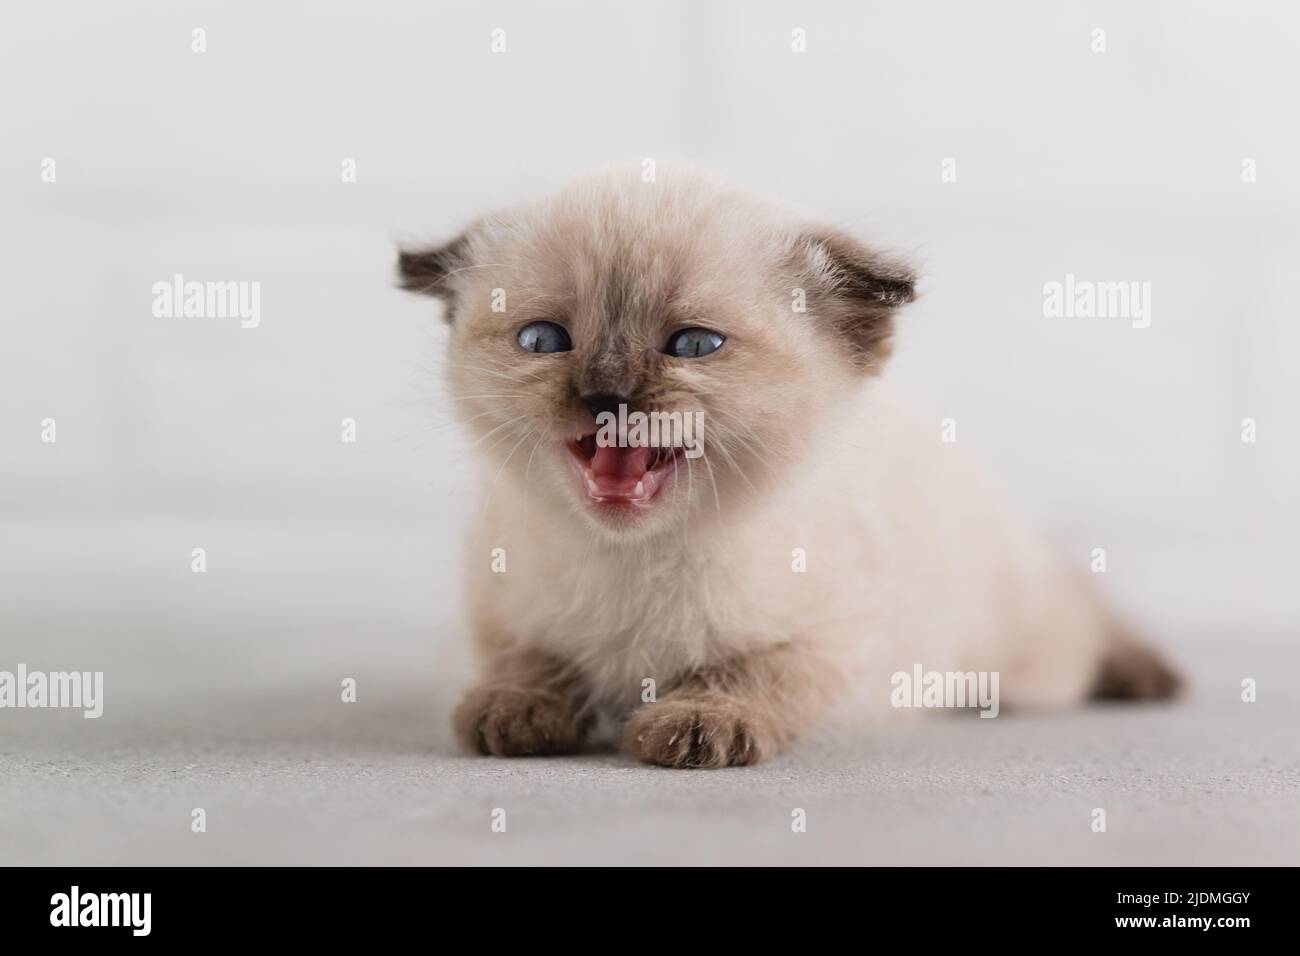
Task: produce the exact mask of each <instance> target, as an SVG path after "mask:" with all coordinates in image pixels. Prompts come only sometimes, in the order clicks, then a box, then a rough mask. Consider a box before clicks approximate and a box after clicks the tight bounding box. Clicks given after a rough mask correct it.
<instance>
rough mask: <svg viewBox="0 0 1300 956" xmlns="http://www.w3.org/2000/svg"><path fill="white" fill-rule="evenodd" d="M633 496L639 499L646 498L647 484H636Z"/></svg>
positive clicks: (642, 482)
mask: <svg viewBox="0 0 1300 956" xmlns="http://www.w3.org/2000/svg"><path fill="white" fill-rule="evenodd" d="M633 494H635V495H636V496H637V497H638V498H641V497H644V495H645V482H644V481H638V482H637V483H636V488H635V490H634V491H633Z"/></svg>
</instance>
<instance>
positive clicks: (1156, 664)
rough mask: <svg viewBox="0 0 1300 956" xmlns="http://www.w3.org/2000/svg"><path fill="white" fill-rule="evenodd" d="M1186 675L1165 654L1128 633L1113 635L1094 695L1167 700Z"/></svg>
mask: <svg viewBox="0 0 1300 956" xmlns="http://www.w3.org/2000/svg"><path fill="white" fill-rule="evenodd" d="M1182 687H1183V679H1182V678H1181V677H1180V676H1179V675H1178V672H1177V671H1175V670H1174V669H1173V667H1172V666H1171V665H1170V664H1169V663H1168V662H1166V661H1165V659H1164V657H1163V656H1162V655H1161V654H1159V653H1158V652H1156V651H1155V650H1153V649H1152V648H1150V647H1147V646H1146V645H1145V644H1142V643H1140V642H1138V641H1136V640H1134V639H1133V638H1131V637H1129V636H1128V635H1127V634H1119V635H1116V636H1114V637H1112V639H1111V641H1110V643H1109V645H1108V646H1107V647H1106V649H1105V651H1104V652H1103V653H1102V658H1101V662H1100V664H1099V666H1098V668H1097V674H1096V676H1095V678H1094V680H1093V685H1092V692H1091V695H1090V696H1092V697H1094V698H1098V699H1101V700H1166V699H1168V698H1171V697H1175V696H1177V695H1178V693H1179V691H1180V690H1181V689H1182Z"/></svg>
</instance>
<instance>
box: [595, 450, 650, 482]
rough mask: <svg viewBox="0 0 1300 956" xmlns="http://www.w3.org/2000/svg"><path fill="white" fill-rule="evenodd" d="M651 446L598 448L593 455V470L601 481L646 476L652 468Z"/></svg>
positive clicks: (634, 478) (636, 478)
mask: <svg viewBox="0 0 1300 956" xmlns="http://www.w3.org/2000/svg"><path fill="white" fill-rule="evenodd" d="M652 452H653V449H651V448H618V447H615V446H608V447H603V448H602V447H599V446H597V448H596V454H595V455H593V456H592V459H591V465H590V466H589V467H590V468H591V472H592V474H593V475H595V476H596V480H597V481H598V482H599V481H601V480H602V479H608V478H612V479H620V478H622V479H631V480H633V481H636V480H639V479H641V478H642V477H644V475H645V473H646V471H647V470H648V469H649V468H650V456H651V454H652Z"/></svg>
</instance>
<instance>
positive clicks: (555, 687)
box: [452, 651, 592, 757]
mask: <svg viewBox="0 0 1300 956" xmlns="http://www.w3.org/2000/svg"><path fill="white" fill-rule="evenodd" d="M585 705H586V694H585V692H584V691H583V688H582V685H581V682H580V681H579V680H578V678H577V677H576V676H574V675H573V674H572V673H570V672H569V671H568V670H567V669H566V668H565V667H564V666H563V665H562V664H561V663H560V662H559V661H558V660H556V659H555V658H552V657H550V656H548V655H545V654H542V653H541V652H537V651H506V652H502V653H500V654H498V655H497V656H495V657H494V658H493V659H492V660H491V661H490V663H489V665H488V668H487V671H486V673H485V675H484V678H483V680H482V681H480V683H479V684H477V685H476V686H475V687H472V688H471V689H470V690H469V691H467V692H466V694H465V696H464V697H463V698H462V699H461V702H460V705H459V706H458V707H457V708H456V712H455V714H454V715H453V717H452V726H453V729H454V730H455V733H456V739H457V740H458V741H459V742H460V745H461V746H462V747H464V748H465V749H466V750H470V751H475V752H478V753H484V754H491V755H493V756H496V757H528V756H541V755H552V754H568V753H574V752H575V751H577V750H578V748H579V747H581V746H582V742H583V740H584V739H585V738H586V735H587V731H588V730H589V729H590V727H591V724H592V717H591V715H590V714H589V713H587V710H586V706H585Z"/></svg>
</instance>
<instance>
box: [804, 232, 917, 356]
mask: <svg viewBox="0 0 1300 956" xmlns="http://www.w3.org/2000/svg"><path fill="white" fill-rule="evenodd" d="M795 249H796V260H797V267H796V268H797V272H796V274H797V275H799V276H800V277H801V278H802V279H803V280H804V281H805V282H807V283H808V286H807V288H806V291H807V294H808V298H809V299H810V300H811V304H810V311H812V312H813V313H814V314H816V315H818V316H820V317H821V318H822V319H823V320H824V321H827V322H829V323H830V325H831V327H832V328H833V329H834V331H835V332H836V334H837V335H839V336H840V338H841V340H842V341H843V342H845V343H846V344H847V345H848V346H849V349H850V352H851V356H852V358H853V361H854V362H855V364H857V365H858V366H859V367H860V368H862V369H863V370H864V371H868V372H876V371H879V369H880V367H881V365H882V364H883V363H884V361H885V359H887V358H888V357H889V354H890V352H891V351H892V341H891V340H892V338H893V333H894V310H895V309H897V308H898V307H899V306H900V305H906V304H907V303H908V302H911V301H912V300H913V299H914V298H916V290H915V283H916V277H915V275H914V274H913V272H912V270H911V269H910V268H908V267H907V266H906V265H903V264H902V263H899V262H895V261H892V260H890V259H889V258H887V257H885V256H883V255H880V254H879V253H876V252H873V251H871V250H870V249H867V248H866V247H865V246H863V245H861V244H860V243H859V242H858V241H857V240H856V239H854V238H852V237H851V236H849V235H846V234H845V233H842V232H839V231H838V230H835V229H827V228H818V229H814V230H811V231H808V232H806V233H803V234H802V235H801V236H800V237H799V238H798V240H797V241H796V243H795Z"/></svg>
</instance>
